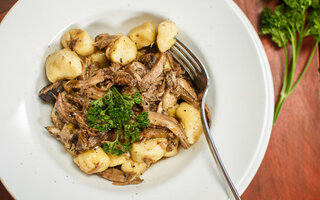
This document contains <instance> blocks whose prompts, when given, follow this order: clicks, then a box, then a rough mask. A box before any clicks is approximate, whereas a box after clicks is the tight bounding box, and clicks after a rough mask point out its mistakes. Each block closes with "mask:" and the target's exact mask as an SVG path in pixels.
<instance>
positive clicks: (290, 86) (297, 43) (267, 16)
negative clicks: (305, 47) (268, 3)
mask: <svg viewBox="0 0 320 200" xmlns="http://www.w3.org/2000/svg"><path fill="white" fill-rule="evenodd" d="M319 7H320V5H319V0H284V4H282V5H278V6H276V7H275V9H274V10H273V12H272V11H271V10H270V9H269V8H264V10H263V11H262V14H261V20H260V22H261V29H260V33H261V34H262V35H266V34H267V35H271V39H272V41H273V42H275V43H276V44H277V45H278V46H279V47H283V50H284V55H285V71H284V79H283V84H282V89H281V93H280V98H279V100H278V102H277V104H276V106H275V111H274V118H273V124H275V123H276V121H277V118H278V115H279V112H280V109H281V107H282V105H283V103H284V101H285V99H286V98H287V97H288V96H289V95H290V94H291V93H292V92H293V90H294V89H295V88H296V87H297V85H298V84H299V82H300V81H301V79H302V77H303V76H304V74H305V73H306V71H307V69H308V67H309V64H310V61H311V60H312V57H313V54H314V52H315V50H316V49H317V47H318V44H319V41H320V9H319ZM310 35H311V36H312V37H313V38H314V39H315V44H314V46H313V49H312V51H311V53H310V55H309V58H308V60H307V63H306V64H305V66H304V68H303V71H302V72H301V74H300V75H299V76H298V79H297V81H296V82H295V83H294V81H293V77H294V72H295V67H296V61H297V58H298V56H299V53H300V49H301V44H302V41H303V39H304V38H305V37H307V36H310ZM289 43H290V44H291V48H292V57H291V59H290V60H289V55H288V52H289V51H288V49H287V46H288V44H289Z"/></svg>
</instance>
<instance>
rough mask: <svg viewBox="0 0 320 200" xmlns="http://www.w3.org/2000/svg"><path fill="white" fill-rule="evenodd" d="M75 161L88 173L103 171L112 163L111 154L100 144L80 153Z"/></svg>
mask: <svg viewBox="0 0 320 200" xmlns="http://www.w3.org/2000/svg"><path fill="white" fill-rule="evenodd" d="M73 161H74V162H75V163H76V164H77V165H78V166H79V167H80V169H81V170H82V171H84V172H85V173H87V174H93V173H98V172H102V171H104V170H106V169H107V168H108V167H109V165H110V158H109V156H108V155H107V154H106V153H105V152H104V151H103V149H102V148H101V147H99V146H97V147H95V148H93V149H90V150H88V151H86V152H84V153H81V154H79V155H78V156H77V157H75V158H74V159H73Z"/></svg>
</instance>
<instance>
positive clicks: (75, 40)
mask: <svg viewBox="0 0 320 200" xmlns="http://www.w3.org/2000/svg"><path fill="white" fill-rule="evenodd" d="M61 44H62V46H63V47H64V48H69V49H71V50H73V51H75V52H76V53H77V54H79V55H80V56H89V55H91V54H92V53H93V52H94V40H93V38H92V37H91V36H90V35H89V33H88V32H87V31H85V30H82V29H71V30H69V31H68V32H66V33H65V34H64V35H63V36H62V38H61Z"/></svg>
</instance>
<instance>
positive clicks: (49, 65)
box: [46, 49, 82, 83]
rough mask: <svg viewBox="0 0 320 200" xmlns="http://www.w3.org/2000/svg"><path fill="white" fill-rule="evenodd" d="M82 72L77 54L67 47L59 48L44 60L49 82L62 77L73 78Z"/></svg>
mask: <svg viewBox="0 0 320 200" xmlns="http://www.w3.org/2000/svg"><path fill="white" fill-rule="evenodd" d="M81 72H82V64H81V59H80V58H79V56H78V55H77V54H76V53H75V52H74V51H71V50H69V49H61V50H59V51H56V52H54V53H53V54H51V55H49V56H48V57H47V60H46V74H47V78H48V80H49V81H50V82H51V83H54V82H56V81H59V80H62V79H74V78H76V77H78V76H79V75H80V74H81Z"/></svg>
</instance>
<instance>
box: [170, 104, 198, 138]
mask: <svg viewBox="0 0 320 200" xmlns="http://www.w3.org/2000/svg"><path fill="white" fill-rule="evenodd" d="M176 117H177V118H178V120H179V121H180V122H181V123H182V124H183V126H184V130H185V132H186V136H187V139H188V142H189V143H190V144H194V143H195V142H196V141H197V140H198V139H199V137H200V135H201V133H202V131H203V130H202V123H201V116H200V111H199V110H198V109H196V108H195V107H193V106H192V105H190V104H188V103H186V102H182V103H181V104H180V105H179V107H178V108H177V110H176Z"/></svg>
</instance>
